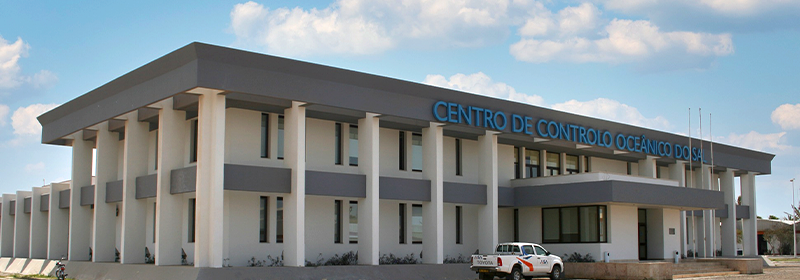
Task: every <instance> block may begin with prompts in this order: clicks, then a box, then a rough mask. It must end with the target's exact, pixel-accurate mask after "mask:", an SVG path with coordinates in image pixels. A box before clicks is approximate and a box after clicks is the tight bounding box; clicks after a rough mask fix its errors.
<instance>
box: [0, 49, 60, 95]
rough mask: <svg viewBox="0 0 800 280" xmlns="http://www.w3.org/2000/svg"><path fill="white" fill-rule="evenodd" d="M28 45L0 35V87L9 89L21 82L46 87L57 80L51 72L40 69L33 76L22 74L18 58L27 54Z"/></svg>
mask: <svg viewBox="0 0 800 280" xmlns="http://www.w3.org/2000/svg"><path fill="white" fill-rule="evenodd" d="M28 49H30V46H29V45H28V44H27V43H25V42H24V41H22V38H17V41H15V42H14V43H13V44H9V43H8V41H6V39H4V38H3V37H2V36H0V89H11V88H16V87H19V86H21V85H23V84H26V83H27V84H30V85H31V86H33V87H34V88H44V87H48V86H50V85H52V84H54V83H55V82H57V81H58V77H56V75H55V74H53V72H50V71H47V70H42V71H40V72H39V73H36V74H34V75H33V76H26V75H24V74H22V68H21V67H20V65H19V59H20V58H22V57H26V56H28Z"/></svg>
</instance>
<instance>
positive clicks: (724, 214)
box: [714, 204, 728, 218]
mask: <svg viewBox="0 0 800 280" xmlns="http://www.w3.org/2000/svg"><path fill="white" fill-rule="evenodd" d="M714 217H717V218H728V204H725V207H722V208H720V209H717V211H714Z"/></svg>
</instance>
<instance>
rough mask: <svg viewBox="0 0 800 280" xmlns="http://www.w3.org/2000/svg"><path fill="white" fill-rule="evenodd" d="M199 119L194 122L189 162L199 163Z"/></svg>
mask: <svg viewBox="0 0 800 280" xmlns="http://www.w3.org/2000/svg"><path fill="white" fill-rule="evenodd" d="M197 129H198V124H197V119H194V120H192V124H191V136H190V137H192V138H191V139H190V142H189V162H197Z"/></svg>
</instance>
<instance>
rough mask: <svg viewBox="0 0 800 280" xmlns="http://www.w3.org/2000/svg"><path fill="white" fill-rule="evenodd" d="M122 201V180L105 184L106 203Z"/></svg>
mask: <svg viewBox="0 0 800 280" xmlns="http://www.w3.org/2000/svg"><path fill="white" fill-rule="evenodd" d="M120 201H122V180H119V181H113V182H108V183H106V203H111V202H120Z"/></svg>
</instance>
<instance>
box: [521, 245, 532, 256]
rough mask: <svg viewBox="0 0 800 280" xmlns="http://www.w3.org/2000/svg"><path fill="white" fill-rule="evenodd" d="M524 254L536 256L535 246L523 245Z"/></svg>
mask: <svg viewBox="0 0 800 280" xmlns="http://www.w3.org/2000/svg"><path fill="white" fill-rule="evenodd" d="M522 253H523V254H525V255H533V254H534V251H533V246H531V245H523V246H522Z"/></svg>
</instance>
